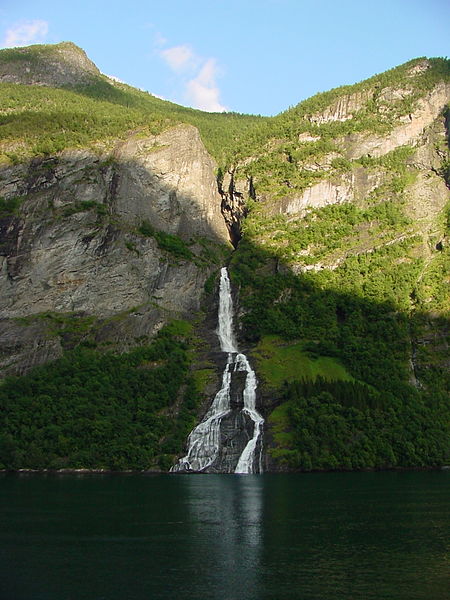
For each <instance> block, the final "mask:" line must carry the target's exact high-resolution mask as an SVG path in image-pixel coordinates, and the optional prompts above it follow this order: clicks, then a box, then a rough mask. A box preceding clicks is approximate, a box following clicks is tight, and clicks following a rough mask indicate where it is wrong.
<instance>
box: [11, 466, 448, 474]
mask: <svg viewBox="0 0 450 600" xmlns="http://www.w3.org/2000/svg"><path fill="white" fill-rule="evenodd" d="M407 471H416V472H417V471H450V465H442V466H429V467H387V468H385V469H370V468H367V469H333V470H319V469H316V470H314V469H313V470H311V471H294V470H293V471H264V472H263V473H252V475H293V474H294V473H295V474H299V475H300V474H301V475H310V474H318V473H319V474H320V473H386V472H407ZM7 474H10V475H171V476H179V475H236V473H177V472H173V473H171V472H169V471H162V470H161V469H148V470H142V471H134V470H124V471H113V470H111V469H83V468H78V469H70V468H66V469H0V475H7ZM237 475H239V476H240V475H241V474H240V473H238V474H237Z"/></svg>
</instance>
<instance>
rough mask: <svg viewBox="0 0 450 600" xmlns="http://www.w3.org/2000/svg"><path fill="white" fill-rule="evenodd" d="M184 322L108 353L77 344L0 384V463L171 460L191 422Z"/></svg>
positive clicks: (194, 394) (134, 465) (192, 391)
mask: <svg viewBox="0 0 450 600" xmlns="http://www.w3.org/2000/svg"><path fill="white" fill-rule="evenodd" d="M189 332H190V328H189V327H188V326H187V325H183V324H181V325H180V324H177V323H176V324H175V325H173V326H169V327H167V328H166V329H164V330H162V331H161V332H160V333H159V334H158V336H157V337H156V339H155V340H154V341H153V343H152V344H151V345H149V346H143V347H139V348H136V349H134V350H133V351H131V352H129V353H126V354H121V355H116V354H113V353H110V352H107V353H100V352H98V351H96V350H93V349H90V348H86V347H83V346H82V345H81V346H78V347H77V348H76V349H74V350H71V351H68V352H66V353H65V355H64V356H63V357H62V358H61V359H59V360H57V361H55V362H53V363H51V364H48V365H45V366H43V367H39V368H36V369H34V370H33V371H32V372H31V373H29V374H28V375H25V376H22V377H8V378H7V379H6V380H5V381H4V382H3V383H2V385H1V386H0V413H1V422H0V468H6V469H15V468H33V469H44V468H50V469H59V468H96V469H99V468H105V469H113V470H118V469H119V470H120V469H151V468H164V469H167V468H169V467H170V466H171V464H172V461H173V458H174V455H176V454H178V453H180V452H181V450H182V447H183V444H184V442H185V439H186V437H187V435H188V433H189V431H190V430H191V429H192V427H193V425H194V424H195V420H196V409H197V404H198V401H199V398H200V391H199V387H198V385H197V384H196V380H195V378H194V377H193V375H192V373H191V371H190V359H189V353H188V348H189V346H188V339H189Z"/></svg>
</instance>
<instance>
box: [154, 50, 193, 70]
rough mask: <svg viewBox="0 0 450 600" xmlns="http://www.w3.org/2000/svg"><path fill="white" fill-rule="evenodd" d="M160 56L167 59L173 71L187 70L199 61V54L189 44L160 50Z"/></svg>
mask: <svg viewBox="0 0 450 600" xmlns="http://www.w3.org/2000/svg"><path fill="white" fill-rule="evenodd" d="M159 54H160V56H161V57H162V58H163V59H164V60H165V61H166V63H167V64H168V65H169V67H170V68H171V69H172V71H178V72H179V71H185V70H187V69H190V68H193V67H195V65H196V64H197V62H198V58H197V56H196V55H195V54H194V52H193V51H192V49H191V48H190V47H189V46H187V45H184V46H173V47H172V48H167V49H166V50H160V53H159Z"/></svg>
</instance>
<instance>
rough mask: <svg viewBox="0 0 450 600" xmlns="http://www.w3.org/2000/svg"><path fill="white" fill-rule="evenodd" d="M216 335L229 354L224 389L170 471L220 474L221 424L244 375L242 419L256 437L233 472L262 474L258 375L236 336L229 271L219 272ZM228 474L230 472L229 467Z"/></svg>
mask: <svg viewBox="0 0 450 600" xmlns="http://www.w3.org/2000/svg"><path fill="white" fill-rule="evenodd" d="M216 333H217V336H218V338H219V342H220V348H221V350H222V352H226V353H227V363H226V366H225V369H224V372H223V376H222V386H221V388H220V390H219V391H218V392H217V394H216V396H215V398H214V400H213V402H212V404H211V407H210V408H209V410H208V412H207V413H206V415H205V416H204V417H203V420H202V421H201V423H199V424H198V425H197V427H195V429H193V430H192V431H191V433H190V434H189V438H188V452H187V454H186V456H184V457H183V458H181V459H180V460H179V461H178V464H177V465H175V466H173V467H172V469H171V471H173V472H180V471H181V472H193V471H194V472H200V471H203V472H205V471H206V472H207V471H208V470H210V469H211V470H213V471H214V472H221V467H220V462H221V456H220V455H221V453H222V454H226V452H225V449H224V448H223V443H222V440H221V437H222V436H221V424H222V421H223V420H224V419H226V417H227V416H229V415H231V413H232V412H233V409H232V407H231V384H232V377H233V373H238V372H245V373H246V376H245V386H244V390H243V393H242V404H243V407H242V409H241V410H240V412H241V413H242V415H241V416H243V417H244V421H243V422H245V423H246V422H247V420H248V419H250V421H251V422H252V423H253V434H252V437H251V438H250V439H249V440H248V441H247V443H246V444H245V447H244V448H243V450H242V452H241V453H240V455H239V458H238V460H237V463H236V465H235V466H233V469H232V470H233V471H234V472H235V473H261V472H262V448H261V437H262V427H263V423H264V419H263V418H262V416H261V415H260V414H259V413H258V411H257V410H256V386H257V380H256V375H255V372H254V371H253V369H252V368H251V366H250V363H249V361H248V359H247V357H246V356H245V354H242V353H240V352H239V350H238V347H237V343H236V339H235V336H234V331H233V299H232V296H231V284H230V279H229V277H228V271H227V269H226V267H223V268H222V269H221V271H220V288H219V313H218V324H217V329H216ZM234 410H236V409H234ZM245 417H247V419H246V418H245ZM241 421H242V420H241ZM257 454H258V457H257ZM226 472H230V468H229V465H228V466H227V469H226Z"/></svg>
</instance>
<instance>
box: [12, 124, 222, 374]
mask: <svg viewBox="0 0 450 600" xmlns="http://www.w3.org/2000/svg"><path fill="white" fill-rule="evenodd" d="M213 169H214V163H213V161H212V160H211V158H210V157H209V155H208V154H207V152H206V150H205V149H204V147H203V144H202V142H201V140H200V137H199V135H198V132H197V130H196V129H195V128H194V127H190V126H181V127H177V128H175V129H173V130H170V131H167V132H165V133H163V134H162V135H161V136H155V137H152V138H145V139H133V138H131V139H130V140H129V141H127V142H126V143H125V144H122V145H121V146H120V147H119V148H117V149H116V152H115V154H114V157H113V158H111V157H99V156H96V155H94V154H92V153H89V152H86V151H79V152H66V153H63V154H62V155H60V156H58V157H52V158H49V159H46V160H35V161H32V162H31V163H30V164H28V165H21V166H19V167H12V168H7V169H3V170H2V171H1V172H0V196H3V197H5V198H13V197H20V199H21V200H22V203H21V206H20V209H19V211H18V214H16V215H11V216H7V217H4V218H2V219H1V220H0V235H1V240H2V246H1V254H0V282H1V283H0V319H3V321H2V322H3V325H4V328H3V329H0V343H2V344H6V345H7V346H8V344H9V346H8V347H11V344H10V342H8V341H7V339H6V338H8V339H9V337H11V328H10V326H9V325H7V324H6V323H11V321H6V320H11V319H17V318H20V317H26V316H27V317H29V316H30V315H39V314H41V313H44V312H56V313H72V312H74V313H77V314H83V315H93V316H95V317H97V318H99V319H108V318H112V317H113V316H114V315H117V314H119V313H124V312H126V311H130V309H133V307H139V306H143V307H145V308H144V309H143V314H141V316H140V317H138V316H136V315H135V316H134V318H133V319H131V318H130V317H127V318H126V319H125V322H126V327H125V328H124V329H125V331H124V330H120V327H118V328H117V327H116V329H118V330H119V331H120V336H122V337H119V340H118V341H119V343H120V344H121V345H122V346H123V347H126V346H127V343H129V344H131V343H132V340H133V339H134V337H138V336H139V335H152V334H153V333H154V331H155V328H156V329H157V328H158V327H159V326H161V324H162V323H163V322H164V321H165V320H167V318H169V316H170V315H174V314H177V315H186V314H192V313H194V312H195V311H197V310H198V309H199V305H200V298H201V295H202V293H203V286H204V283H205V280H206V279H207V277H208V276H209V274H210V272H211V269H213V268H214V265H212V264H208V263H206V262H204V263H201V262H199V261H198V260H197V261H193V260H184V259H183V258H180V257H177V256H174V255H173V254H171V253H170V252H167V251H166V250H164V249H162V248H161V247H159V245H158V243H157V240H156V239H155V238H154V237H152V236H150V237H145V236H143V235H141V234H140V233H139V230H138V228H139V225H140V224H141V223H142V222H143V221H144V220H146V221H148V222H149V223H151V225H152V226H153V227H154V228H155V229H156V230H161V231H164V232H166V233H168V234H172V235H175V234H176V235H178V236H179V237H180V238H182V239H183V240H185V242H186V243H188V242H189V243H191V242H192V244H193V245H191V248H192V249H193V250H195V248H196V245H195V243H196V240H198V239H206V240H210V242H211V243H220V244H229V241H228V230H227V227H226V225H225V222H224V220H223V217H222V214H221V210H220V203H221V198H220V196H219V194H218V192H217V187H216V183H215V177H214V170H213ZM155 306H157V307H159V308H158V310H156V311H155V310H154V307H155ZM133 321H134V322H137V321H139V322H140V330H139V331H136V327H135V326H134V324H133ZM121 324H122V325H123V322H122V321H121ZM21 327H22V329H21V334H20V335H19V334H18V339H19V340H20V343H18V346H17V349H16V350H17V352H16V350H15V351H14V352H13V351H11V352H10V353H9V354H10V355H14V356H15V359H14V360H10V358H11V356H10V357H9V358H8V357H4V361H3V365H4V366H5V367H7V370H8V371H11V370H14V369H16V370H19V371H20V370H22V369H23V366H24V365H25V364H26V365H28V364H29V363H30V366H31V364H37V363H39V362H45V360H47V359H48V357H49V356H55V355H57V354H58V353H59V352H60V349H58V348H57V346H58V345H57V344H56V346H55V344H54V340H52V342H51V343H50V344H47V343H45V336H43V337H44V341H43V342H42V343H43V344H44V346H45V349H44V350H42V352H39V348H40V347H41V346H39V344H38V348H37V350H36V352H34V350H32V347H33V348H34V346H33V344H34V338H33V339H31V340H30V339H29V335H28V333H27V332H26V330H27V326H26V325H22V326H21ZM14 330H15V331H16V333H17V328H15V329H14ZM113 330H114V327H111V326H110V327H109V331H108V334H107V335H106V337H107V339H108V340H109V341H111V340H114V338H116V337H117V335H116V334H115V333H114V332H113ZM2 332H3V334H2ZM2 335H4V336H6V338H3V337H2ZM38 337H39V336H38ZM31 342H32V343H31ZM33 352H34V354H33ZM30 353H31V354H32V355H33V356H35V359H31V358H30V357H29V354H30ZM20 356H22V359H21V358H20ZM0 364H1V362H0ZM13 365H15V366H14V367H13Z"/></svg>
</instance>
